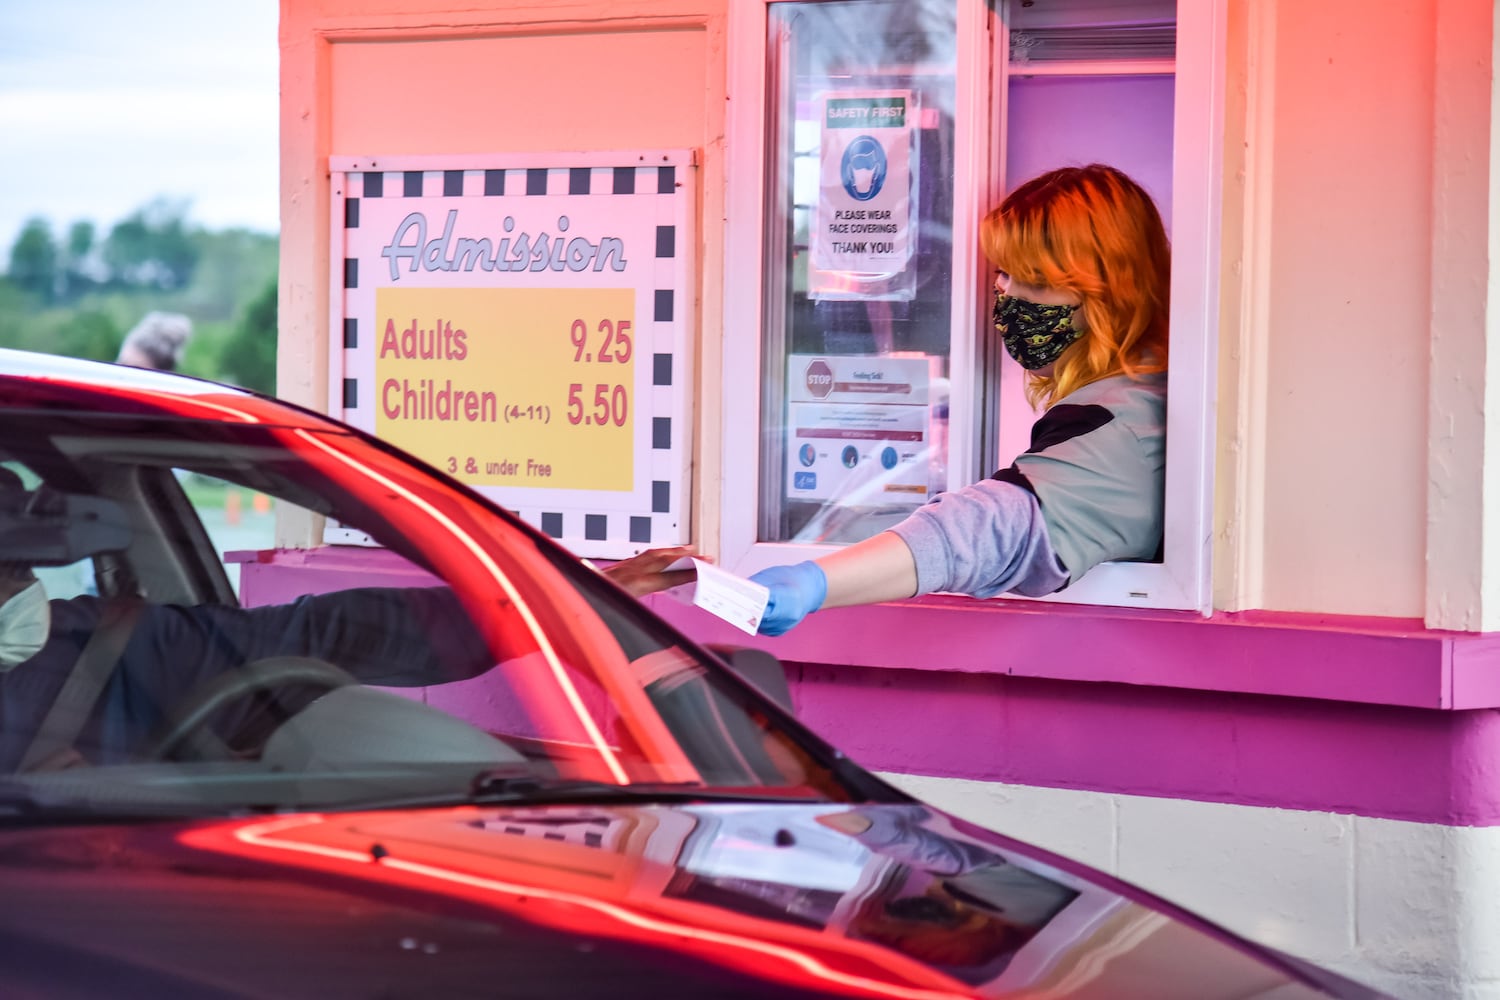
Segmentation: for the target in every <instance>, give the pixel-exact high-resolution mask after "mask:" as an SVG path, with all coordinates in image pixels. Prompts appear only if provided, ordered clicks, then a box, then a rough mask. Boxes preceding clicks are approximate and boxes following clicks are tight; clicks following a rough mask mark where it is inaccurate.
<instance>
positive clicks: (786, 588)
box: [750, 559, 828, 635]
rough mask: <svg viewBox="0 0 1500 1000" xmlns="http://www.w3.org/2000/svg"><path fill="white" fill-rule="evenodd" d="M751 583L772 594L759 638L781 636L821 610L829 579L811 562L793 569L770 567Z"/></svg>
mask: <svg viewBox="0 0 1500 1000" xmlns="http://www.w3.org/2000/svg"><path fill="white" fill-rule="evenodd" d="M750 579H751V580H754V581H755V582H756V583H758V584H760V585H761V586H763V587H768V588H770V591H771V599H770V601H769V602H768V603H767V604H766V613H765V614H764V615H762V616H761V619H760V629H759V630H758V631H759V632H760V634H761V635H781V634H783V633H784V632H786V631H788V630H789V629H791V627H792V626H793V625H796V624H797V623H798V622H800V621H801V620H802V619H804V618H806V617H807V616H808V615H810V614H812V613H813V612H814V611H816V610H818V609H819V608H821V607H822V606H823V601H824V600H826V599H827V597H828V577H826V576H824V575H823V569H822V567H820V566H819V565H818V564H817V563H815V562H813V561H812V560H811V559H809V560H808V561H807V562H800V563H797V564H796V565H795V566H772V567H771V568H770V569H763V570H761V571H760V572H759V573H756V574H755V575H754V576H752V577H751V578H750Z"/></svg>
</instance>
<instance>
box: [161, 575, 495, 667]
mask: <svg viewBox="0 0 1500 1000" xmlns="http://www.w3.org/2000/svg"><path fill="white" fill-rule="evenodd" d="M148 620H149V621H148ZM142 625H147V626H148V627H147V628H146V629H145V630H144V631H146V632H149V633H150V637H151V639H152V640H153V642H154V643H155V644H156V645H157V649H158V651H159V656H157V657H153V658H152V659H154V660H156V662H157V663H158V664H160V666H159V669H161V670H164V671H167V672H170V673H171V674H173V675H176V678H177V679H178V680H179V681H181V680H184V679H186V678H183V677H182V674H183V673H185V672H190V673H191V674H192V675H193V678H194V682H196V681H198V680H202V679H206V678H207V677H210V676H214V675H216V674H219V673H222V672H223V671H225V670H231V669H234V668H235V667H238V666H241V665H243V664H245V663H250V662H253V661H255V660H259V659H264V658H265V657H268V656H307V657H313V658H315V659H320V660H327V661H328V662H330V663H333V664H335V665H336V666H339V667H342V668H344V669H345V670H347V671H348V672H349V673H351V674H353V675H354V676H355V677H357V678H359V679H360V680H361V681H362V682H364V683H366V684H375V685H382V686H392V687H412V686H421V685H426V684H441V683H444V682H447V681H454V680H461V679H463V678H466V677H473V676H476V675H478V674H481V673H483V672H484V671H486V670H488V669H489V668H490V667H491V666H493V665H494V659H493V657H492V656H491V655H490V653H489V650H488V649H487V648H486V647H485V643H484V641H483V639H482V638H481V637H480V636H479V634H478V632H477V631H476V630H475V629H474V627H473V625H472V624H471V622H470V621H469V617H468V615H467V613H466V612H465V611H464V609H463V606H462V605H461V604H460V603H459V601H458V599H457V598H456V597H455V596H454V595H453V592H452V591H451V590H449V589H448V588H447V587H361V588H355V589H351V590H341V591H334V592H332V593H328V594H313V595H308V596H305V597H299V598H298V599H297V600H295V601H293V602H292V603H290V604H282V605H271V606H267V607H258V608H231V607H222V606H198V607H176V606H168V607H157V608H153V609H151V613H150V614H148V615H147V616H146V619H145V620H143V621H142ZM141 638H144V637H143V636H141V635H139V634H138V635H136V636H134V637H133V638H132V642H131V645H132V646H135V645H136V640H138V639H141ZM133 651H134V650H132V652H133ZM163 679H164V680H169V681H170V679H171V678H163Z"/></svg>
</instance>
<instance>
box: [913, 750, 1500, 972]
mask: <svg viewBox="0 0 1500 1000" xmlns="http://www.w3.org/2000/svg"><path fill="white" fill-rule="evenodd" d="M884 777H885V778H886V779H887V780H889V781H891V782H892V783H893V784H895V785H897V786H898V787H901V788H903V789H905V790H906V791H908V792H910V793H912V794H913V795H916V796H918V797H919V798H921V799H923V800H924V801H926V802H929V803H931V804H932V805H935V806H937V807H938V808H940V809H943V810H945V811H947V812H950V813H952V814H953V815H955V816H958V817H960V818H962V819H966V820H969V821H971V822H974V823H978V824H980V825H982V826H986V827H989V828H991V829H994V830H997V831H999V832H1001V833H1005V834H1007V835H1010V836H1013V837H1017V838H1019V839H1022V840H1026V841H1029V842H1033V843H1036V844H1038V845H1040V846H1042V847H1045V848H1047V849H1048V850H1051V851H1054V852H1056V853H1058V854H1062V855H1064V856H1066V857H1070V858H1073V859H1074V860H1077V861H1081V862H1083V863H1084V864H1087V865H1090V866H1092V867H1094V868H1098V869H1099V870H1101V871H1104V872H1107V873H1109V874H1111V875H1115V876H1117V877H1119V878H1122V879H1125V880H1126V881H1129V882H1131V883H1134V884H1135V885H1138V886H1140V887H1142V888H1144V889H1146V890H1148V891H1150V892H1153V893H1155V894H1157V895H1159V896H1161V897H1163V898H1165V899H1169V900H1171V901H1172V902H1174V903H1177V904H1179V905H1181V906H1184V907H1186V908H1187V909H1190V910H1192V911H1194V912H1196V913H1198V914H1201V915H1202V916H1204V917H1206V918H1207V919H1209V920H1212V921H1214V922H1215V923H1218V924H1220V925H1221V926H1223V927H1226V928H1228V929H1230V930H1232V931H1234V932H1236V933H1238V934H1241V935H1243V936H1245V937H1247V938H1250V939H1252V940H1255V941H1259V942H1262V943H1265V944H1267V945H1270V946H1272V947H1275V948H1279V949H1281V950H1283V951H1287V952H1289V953H1291V954H1294V955H1297V956H1299V957H1302V958H1306V959H1308V960H1310V961H1313V962H1316V963H1318V964H1320V965H1323V966H1325V967H1327V968H1330V969H1333V970H1335V971H1338V972H1341V973H1343V974H1344V975H1346V976H1349V977H1350V978H1352V979H1356V980H1358V981H1360V982H1364V983H1368V984H1369V985H1371V986H1374V987H1376V988H1379V989H1381V990H1384V991H1386V992H1388V993H1390V994H1391V995H1392V996H1395V997H1399V998H1403V1000H1500V828H1497V827H1454V826H1443V825H1439V824H1429V823H1414V822H1405V821H1401V820H1390V819H1372V818H1368V817H1363V816H1354V815H1348V814H1341V813H1329V812H1310V811H1301V810H1292V809H1274V808H1265V807H1260V806H1248V805H1227V804H1222V803H1212V802H1195V801H1189V800H1183V799H1167V798H1152V797H1148V796H1138V795H1122V794H1111V793H1100V792H1087V791H1076V790H1071V789H1056V788H1036V787H1030V786H1025V785H1013V784H998V783H991V782H981V781H969V780H961V779H953V778H934V777H926V776H921V775H910V774H892V773H886V774H884Z"/></svg>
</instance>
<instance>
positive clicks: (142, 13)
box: [0, 0, 280, 270]
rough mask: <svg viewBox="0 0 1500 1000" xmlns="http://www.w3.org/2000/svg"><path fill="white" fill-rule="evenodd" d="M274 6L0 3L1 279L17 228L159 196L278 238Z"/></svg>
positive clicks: (207, 219)
mask: <svg viewBox="0 0 1500 1000" xmlns="http://www.w3.org/2000/svg"><path fill="white" fill-rule="evenodd" d="M278 14H279V12H278V3H277V0H0V270H3V268H4V266H5V263H6V262H7V261H8V258H9V252H10V247H11V245H12V244H13V243H14V242H15V237H16V234H17V233H19V232H20V230H21V227H22V225H24V223H25V222H26V220H27V219H29V218H31V217H33V216H37V215H40V216H44V217H46V218H47V219H48V220H50V221H51V223H52V226H53V232H54V233H55V234H56V235H57V236H58V238H59V239H60V238H62V236H63V235H64V234H65V233H66V231H67V227H68V226H69V225H71V224H72V223H73V222H76V221H80V220H89V221H91V222H93V223H95V225H96V227H97V231H98V233H99V236H100V237H101V238H102V237H103V236H104V235H106V234H107V233H108V231H109V227H110V226H112V225H114V223H116V222H119V221H120V220H121V219H123V218H125V217H126V216H128V215H130V214H131V213H133V212H134V211H135V210H136V209H138V208H140V207H141V206H143V205H145V204H146V203H147V202H149V201H151V200H152V199H154V198H157V197H167V198H171V199H173V200H182V201H187V202H188V211H187V217H188V220H189V222H191V223H194V224H197V225H201V226H206V227H208V228H213V229H220V228H227V227H231V226H243V227H247V228H250V229H254V230H258V231H262V232H267V233H275V232H278V231H279V229H280V222H279V218H278V213H279V202H278V197H279V196H278V193H277V186H278V176H277V172H278V169H279V168H278V164H277V160H278V152H277V146H278V136H277V122H278V116H279V108H278V86H279V84H278V59H279V55H278V52H277V43H276V27H277V18H278Z"/></svg>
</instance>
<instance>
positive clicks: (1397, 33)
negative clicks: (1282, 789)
mask: <svg viewBox="0 0 1500 1000" xmlns="http://www.w3.org/2000/svg"><path fill="white" fill-rule="evenodd" d="M1434 9H1435V5H1434V4H1433V3H1431V2H1429V0H1402V2H1396V0H1383V2H1380V3H1370V2H1368V0H1321V2H1319V3H1316V4H1307V3H1296V2H1290V0H1280V2H1276V3H1267V2H1264V0H1250V2H1248V3H1246V4H1244V5H1242V6H1241V7H1240V10H1239V11H1237V13H1238V14H1239V15H1240V18H1239V19H1238V20H1237V21H1232V22H1231V24H1232V28H1233V31H1234V32H1235V37H1232V38H1231V50H1232V51H1238V53H1239V58H1240V59H1241V60H1242V61H1243V63H1244V67H1243V75H1242V76H1240V78H1239V79H1237V80H1232V81H1231V89H1236V88H1244V90H1243V93H1241V94H1239V95H1237V98H1236V100H1235V101H1234V102H1232V107H1233V105H1235V104H1238V103H1239V102H1241V101H1242V102H1243V106H1241V107H1240V108H1239V109H1238V110H1241V111H1242V112H1243V113H1244V114H1245V119H1243V120H1241V121H1238V122H1236V121H1230V122H1229V128H1228V131H1229V133H1230V135H1231V141H1232V142H1233V140H1234V139H1236V138H1238V139H1240V140H1242V141H1243V142H1244V143H1245V146H1244V149H1243V150H1234V149H1231V153H1230V156H1229V160H1230V162H1231V164H1233V165H1234V166H1237V167H1238V168H1239V169H1243V170H1245V171H1247V172H1248V173H1247V174H1246V175H1237V176H1235V177H1232V178H1227V179H1226V191H1231V190H1232V189H1234V191H1235V193H1233V194H1232V195H1231V196H1232V197H1238V196H1239V193H1240V189H1241V188H1242V189H1243V190H1244V191H1248V194H1247V195H1246V200H1245V203H1244V205H1243V210H1244V212H1245V213H1246V217H1245V218H1242V219H1238V220H1231V222H1232V223H1233V224H1226V226H1225V232H1226V249H1225V256H1226V263H1228V264H1230V265H1231V266H1232V267H1234V268H1236V269H1237V268H1239V267H1241V266H1243V267H1244V269H1245V270H1246V271H1247V275H1246V277H1245V283H1244V284H1243V285H1242V286H1241V285H1237V284H1235V283H1234V282H1226V285H1225V293H1226V295H1231V296H1233V295H1239V296H1243V298H1242V299H1241V301H1239V302H1236V301H1234V300H1232V299H1231V300H1229V301H1226V303H1225V311H1226V314H1227V315H1230V316H1234V315H1235V314H1238V315H1239V317H1240V321H1241V322H1242V323H1245V324H1247V325H1248V328H1246V329H1241V330H1238V331H1236V330H1234V329H1233V328H1232V324H1231V328H1230V329H1228V330H1227V331H1226V336H1225V341H1224V342H1223V343H1222V344H1221V365H1222V366H1223V367H1224V368H1225V370H1226V374H1227V376H1228V377H1229V378H1231V379H1232V378H1233V377H1234V376H1236V375H1239V376H1241V378H1240V380H1239V383H1238V387H1237V388H1238V392H1237V393H1236V394H1229V395H1227V396H1226V399H1225V402H1226V403H1227V404H1228V405H1229V407H1230V408H1229V409H1227V410H1225V411H1223V412H1221V415H1220V424H1219V435H1220V448H1219V457H1220V461H1221V462H1224V463H1234V462H1236V461H1242V457H1241V453H1242V452H1244V451H1246V450H1249V451H1252V452H1256V453H1258V460H1257V461H1254V462H1250V463H1247V464H1244V465H1243V466H1242V475H1241V476H1240V477H1239V478H1238V479H1237V480H1236V481H1234V482H1232V483H1226V482H1225V481H1224V479H1223V478H1222V477H1221V480H1220V483H1219V487H1220V491H1221V493H1220V495H1219V496H1218V498H1217V502H1218V507H1219V511H1220V518H1219V520H1220V527H1221V530H1229V531H1231V532H1235V533H1237V535H1238V541H1239V542H1241V543H1243V545H1244V546H1245V549H1246V550H1248V551H1246V550H1242V551H1239V552H1234V553H1229V555H1231V556H1232V557H1237V558H1235V559H1234V560H1233V561H1231V562H1230V563H1229V564H1226V563H1225V562H1224V561H1223V560H1222V558H1221V562H1220V565H1219V566H1218V568H1217V572H1218V573H1219V577H1218V582H1219V587H1218V588H1217V589H1216V594H1217V595H1218V599H1219V601H1220V606H1225V605H1228V606H1230V607H1236V606H1238V607H1261V608H1268V609H1277V610H1288V611H1321V612H1328V613H1345V614H1367V615H1390V616H1403V617H1421V616H1422V614H1423V610H1424V601H1425V579H1426V574H1425V564H1424V561H1425V555H1426V552H1425V548H1426V538H1427V530H1426V528H1427V526H1426V507H1427V447H1428V420H1427V397H1428V377H1429V363H1428V354H1429V341H1430V336H1431V332H1430V331H1431V326H1432V319H1431V315H1430V312H1431V302H1430V292H1429V289H1430V284H1431V279H1432V274H1431V266H1430V264H1431V254H1432V244H1433V215H1432V203H1433V171H1432V163H1433V129H1434V88H1435V74H1436V72H1437V71H1438V68H1437V66H1436V62H1435V58H1434V24H1435V13H1434ZM1236 154H1238V155H1236ZM1236 161H1238V162H1236ZM1233 168H1234V167H1232V169H1233ZM1231 236H1232V237H1233V238H1243V239H1244V241H1245V244H1244V260H1243V261H1241V260H1237V259H1236V257H1237V254H1238V249H1239V248H1236V247H1234V246H1232V245H1230V243H1229V242H1228V240H1229V239H1230V238H1231ZM1257 366H1258V368H1259V372H1258V374H1255V375H1254V376H1253V377H1250V378H1244V377H1243V376H1244V375H1245V372H1246V370H1250V371H1252V372H1253V371H1254V369H1255V368H1256V367H1257ZM1226 485H1227V486H1229V487H1230V488H1231V489H1233V490H1234V492H1233V493H1231V494H1229V495H1225V494H1224V492H1223V491H1224V489H1225V487H1226ZM1231 506H1234V507H1236V508H1237V509H1235V510H1233V511H1232V512H1227V511H1228V509H1229V508H1230V507H1231ZM1234 517H1238V518H1239V519H1240V520H1239V521H1237V522H1236V521H1233V520H1232V518H1234ZM1226 524H1227V528H1226ZM1219 555H1220V556H1221V557H1223V556H1225V555H1226V552H1225V550H1224V549H1223V548H1222V547H1221V550H1220V552H1219ZM1230 572H1233V573H1235V574H1236V577H1235V579H1233V580H1232V581H1229V582H1228V585H1226V581H1225V579H1224V574H1225V573H1230Z"/></svg>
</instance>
